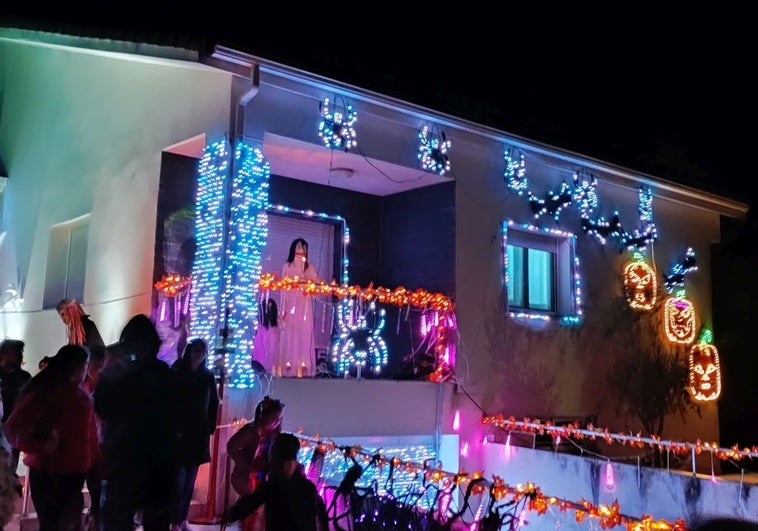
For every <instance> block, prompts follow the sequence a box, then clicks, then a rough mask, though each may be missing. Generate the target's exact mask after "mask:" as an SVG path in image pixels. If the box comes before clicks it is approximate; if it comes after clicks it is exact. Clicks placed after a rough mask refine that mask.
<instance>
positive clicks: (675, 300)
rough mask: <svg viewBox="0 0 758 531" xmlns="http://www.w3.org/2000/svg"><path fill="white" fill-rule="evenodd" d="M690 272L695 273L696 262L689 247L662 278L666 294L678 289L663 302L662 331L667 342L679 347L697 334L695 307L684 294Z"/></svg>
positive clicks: (688, 342)
mask: <svg viewBox="0 0 758 531" xmlns="http://www.w3.org/2000/svg"><path fill="white" fill-rule="evenodd" d="M692 271H697V262H696V261H695V251H693V250H692V247H690V248H689V249H687V254H686V255H685V257H684V259H683V260H682V261H681V262H679V263H678V264H676V265H675V266H674V267H673V268H671V274H670V275H664V277H663V283H664V286H665V287H666V291H667V292H668V293H671V292H673V291H674V288H680V289H678V290H677V292H676V293H675V294H674V295H673V296H671V297H669V298H668V299H666V300H665V301H664V317H663V329H664V330H665V332H666V337H667V338H668V339H669V341H671V342H672V343H679V344H681V345H689V344H691V343H692V342H693V341H695V335H696V334H697V332H696V330H697V328H696V326H695V325H696V324H697V323H696V319H697V315H696V314H695V307H694V305H693V304H692V302H690V301H689V300H687V299H686V298H685V294H684V277H685V275H687V274H688V273H691V272H692Z"/></svg>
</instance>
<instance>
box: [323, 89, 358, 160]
mask: <svg viewBox="0 0 758 531" xmlns="http://www.w3.org/2000/svg"><path fill="white" fill-rule="evenodd" d="M340 100H342V104H343V105H342V108H338V107H337V103H338V102H340ZM334 103H335V105H334V107H331V106H330V103H329V98H324V99H323V100H322V101H321V102H320V103H319V111H320V112H321V121H320V122H319V124H318V135H319V136H320V137H321V140H323V141H324V145H325V146H326V147H328V148H331V149H343V150H345V152H347V151H349V150H350V148H353V147H355V146H357V145H358V141H357V140H356V133H355V127H354V126H355V122H356V121H358V113H357V111H356V110H355V109H353V106H352V105H350V104H349V103H346V102H345V101H344V99H342V97H341V96H337V97H336V98H335V101H334ZM332 109H333V110H332Z"/></svg>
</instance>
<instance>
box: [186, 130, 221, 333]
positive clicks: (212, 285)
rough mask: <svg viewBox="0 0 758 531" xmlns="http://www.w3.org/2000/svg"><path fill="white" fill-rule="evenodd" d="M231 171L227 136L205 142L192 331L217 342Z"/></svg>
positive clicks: (197, 210) (200, 174)
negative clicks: (226, 205)
mask: <svg viewBox="0 0 758 531" xmlns="http://www.w3.org/2000/svg"><path fill="white" fill-rule="evenodd" d="M228 173H229V152H228V149H227V142H226V140H221V141H218V142H215V143H213V144H211V145H209V146H206V147H205V149H204V150H203V156H202V157H201V159H200V162H199V165H198V178H197V192H196V194H195V241H196V244H197V247H196V250H195V260H194V262H193V265H192V279H193V281H192V285H191V288H190V293H191V297H190V323H191V324H190V331H191V334H192V335H194V336H196V337H200V338H202V339H204V340H205V341H206V342H207V343H208V345H214V344H215V343H216V341H215V339H216V330H217V328H218V322H219V294H220V291H221V280H222V278H221V270H222V262H223V253H224V234H225V230H226V226H225V221H224V219H225V218H224V216H225V207H224V201H225V198H226V183H227V177H228Z"/></svg>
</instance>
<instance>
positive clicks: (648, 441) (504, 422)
mask: <svg viewBox="0 0 758 531" xmlns="http://www.w3.org/2000/svg"><path fill="white" fill-rule="evenodd" d="M481 422H482V424H483V425H491V426H494V427H496V428H500V429H503V430H508V432H509V433H510V431H511V430H519V431H526V432H529V433H540V434H542V433H551V434H553V433H556V434H560V435H562V436H563V437H571V438H574V439H585V438H587V439H589V440H592V441H594V440H597V439H602V440H603V441H605V442H606V443H607V444H613V442H620V443H622V444H625V445H627V446H629V447H630V448H644V447H645V446H646V445H647V446H649V447H651V448H653V447H657V448H659V449H661V450H662V449H664V448H668V449H670V450H671V452H673V453H674V454H677V455H690V454H692V453H693V451H694V453H695V454H696V455H700V454H701V453H702V452H711V453H713V455H715V456H716V457H718V458H719V459H723V460H735V461H739V460H741V459H755V458H758V446H752V447H751V448H744V449H740V448H739V447H738V446H737V445H735V446H733V447H731V448H721V447H719V445H718V444H717V443H715V442H712V443H706V442H702V441H701V440H699V439H698V440H697V441H696V442H694V443H692V442H683V441H668V440H663V439H661V437H660V436H657V435H650V436H648V437H643V436H642V435H641V434H639V433H638V434H636V435H631V434H627V433H612V432H611V431H610V430H608V429H604V428H597V427H595V426H593V425H591V424H589V425H587V427H586V428H580V427H579V422H578V421H574V422H572V423H567V424H562V425H560V426H557V425H555V424H553V422H552V421H544V422H543V421H541V420H539V419H530V418H524V420H516V419H515V417H513V416H510V417H506V416H505V415H503V414H502V413H498V414H497V415H489V416H485V417H483V418H482V421H481Z"/></svg>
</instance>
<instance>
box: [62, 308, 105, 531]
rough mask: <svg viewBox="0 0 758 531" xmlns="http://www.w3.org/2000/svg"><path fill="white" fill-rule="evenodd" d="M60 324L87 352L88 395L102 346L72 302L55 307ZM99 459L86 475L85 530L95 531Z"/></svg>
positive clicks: (70, 339)
mask: <svg viewBox="0 0 758 531" xmlns="http://www.w3.org/2000/svg"><path fill="white" fill-rule="evenodd" d="M56 309H57V310H58V315H60V317H61V320H62V321H63V324H65V325H66V336H67V338H68V344H69V345H80V346H84V347H86V348H87V350H89V355H90V357H89V364H88V366H87V374H86V375H85V379H84V384H83V386H84V389H85V390H87V391H88V392H89V394H90V395H92V394H93V393H94V392H95V386H96V385H97V381H98V379H99V377H100V370H101V369H102V368H103V363H104V361H105V342H104V341H103V338H102V336H100V331H99V330H98V329H97V325H95V322H94V321H93V320H92V319H90V317H89V315H87V314H86V313H85V312H84V308H82V305H81V304H79V301H77V300H76V299H63V300H62V301H60V302H59V303H58V305H57V307H56ZM96 422H97V431H98V433H100V419H99V418H97V417H96ZM103 467H104V463H103V462H102V459H97V460H95V461H93V463H92V468H91V469H90V470H89V471H88V472H87V490H88V491H89V494H90V501H91V503H90V506H89V510H88V513H87V526H88V527H90V528H94V529H97V527H99V517H100V492H101V490H102V480H103V475H104V473H105V471H104V468H103Z"/></svg>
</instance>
